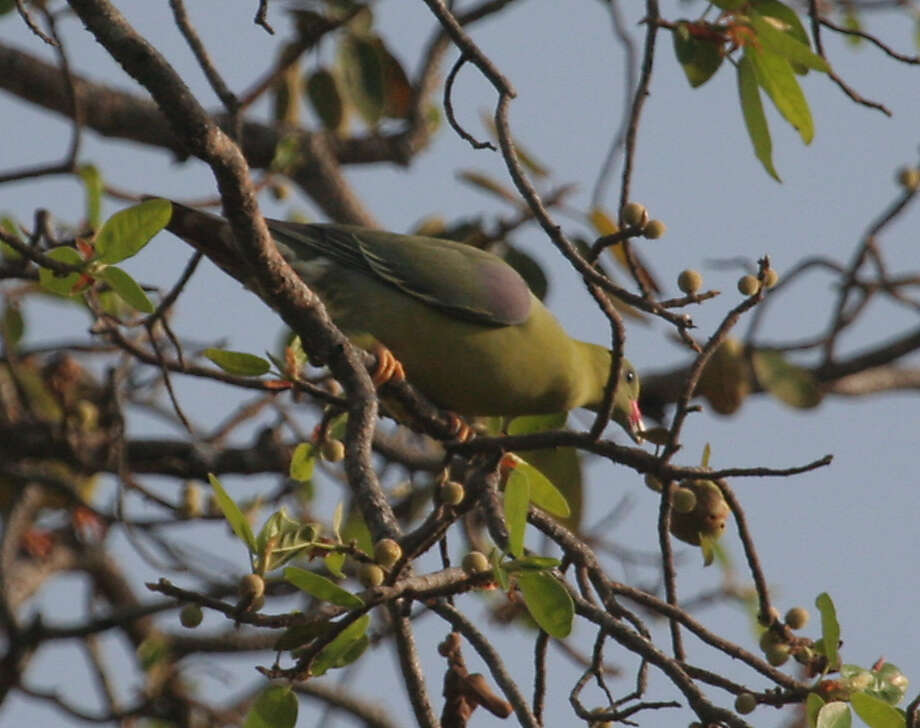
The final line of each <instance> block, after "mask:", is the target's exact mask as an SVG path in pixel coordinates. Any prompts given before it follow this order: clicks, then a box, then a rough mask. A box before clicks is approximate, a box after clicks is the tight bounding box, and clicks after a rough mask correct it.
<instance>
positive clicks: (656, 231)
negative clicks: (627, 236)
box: [642, 220, 668, 240]
mask: <svg viewBox="0 0 920 728" xmlns="http://www.w3.org/2000/svg"><path fill="white" fill-rule="evenodd" d="M667 231H668V226H667V225H665V224H664V223H663V222H662V221H661V220H649V221H648V222H647V223H646V224H645V227H644V228H642V235H643V236H645V237H646V238H648V239H649V240H657V239H658V238H660V237H661V236H663V235H664V234H665V233H666V232H667Z"/></svg>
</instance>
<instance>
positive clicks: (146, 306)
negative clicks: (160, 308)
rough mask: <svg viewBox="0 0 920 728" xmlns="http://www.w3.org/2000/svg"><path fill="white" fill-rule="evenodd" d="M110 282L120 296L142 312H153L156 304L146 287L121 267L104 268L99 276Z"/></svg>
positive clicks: (110, 266)
mask: <svg viewBox="0 0 920 728" xmlns="http://www.w3.org/2000/svg"><path fill="white" fill-rule="evenodd" d="M99 277H100V278H102V280H104V281H105V282H106V283H108V284H109V285H110V286H111V287H112V290H113V291H115V293H117V294H118V295H119V297H120V298H121V299H122V300H123V301H125V303H128V304H130V305H131V306H133V307H134V308H136V309H137V310H138V311H140V312H142V313H153V312H154V306H153V303H151V301H150V299H149V298H147V294H146V293H144V289H143V288H141V287H140V285H139V284H138V282H137V281H135V280H134V279H133V278H132V277H131V276H130V275H128V274H127V273H125V271H123V270H122V269H121V268H117V267H116V266H114V265H109V266H106V267H105V268H103V270H102V273H101V275H100V276H99Z"/></svg>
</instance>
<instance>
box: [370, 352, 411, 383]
mask: <svg viewBox="0 0 920 728" xmlns="http://www.w3.org/2000/svg"><path fill="white" fill-rule="evenodd" d="M371 354H373V355H374V356H376V357H377V369H376V370H375V371H374V373H373V375H372V376H371V379H372V380H373V382H374V386H375V387H378V388H379V387H382V386H383V385H384V384H386V383H387V382H404V381H406V370H405V369H403V365H402V364H401V363H400V361H399V359H397V358H396V357H395V356H393V352H392V351H390V350H389V349H387V348H386V347H385V346H384V345H383V344H381V343H379V342H378V343H376V344H374V346H373V347H372V348H371Z"/></svg>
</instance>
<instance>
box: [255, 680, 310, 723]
mask: <svg viewBox="0 0 920 728" xmlns="http://www.w3.org/2000/svg"><path fill="white" fill-rule="evenodd" d="M296 723H297V696H296V695H294V692H293V691H292V690H291V687H290V686H289V685H270V686H269V687H267V688H265V690H263V691H262V692H261V693H259V697H257V698H256V701H255V702H254V703H253V704H252V707H251V708H250V709H249V712H248V713H247V714H246V720H245V721H244V722H243V728H294V725H295V724H296Z"/></svg>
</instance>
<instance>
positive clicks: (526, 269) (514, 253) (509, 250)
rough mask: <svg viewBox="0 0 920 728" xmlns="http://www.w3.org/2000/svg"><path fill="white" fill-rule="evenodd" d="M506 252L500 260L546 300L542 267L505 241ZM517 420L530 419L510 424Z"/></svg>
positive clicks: (546, 288) (546, 282)
mask: <svg viewBox="0 0 920 728" xmlns="http://www.w3.org/2000/svg"><path fill="white" fill-rule="evenodd" d="M505 245H506V250H505V251H504V252H503V253H502V258H503V259H504V261H505V262H506V263H507V264H508V265H510V266H511V267H512V268H514V269H515V270H516V271H517V272H518V275H520V276H521V278H523V279H524V281H525V282H526V283H527V285H528V286H529V287H530V290H531V291H533V295H535V296H536V297H537V298H539V299H540V300H541V301H544V300H546V294H547V292H548V291H549V279H548V278H547V277H546V273H544V272H543V266H541V265H540V263H539V262H538V261H537V259H536V258H534V257H533V256H532V255H530V254H529V253H525V252H524V251H522V250H520V249H518V248H516V247H514V246H513V245H510V244H509V243H508V241H507V240H506V241H505ZM534 416H535V417H544V416H545V415H534ZM519 419H525V420H526V419H530V417H529V416H525V417H515V418H514V420H512V422H515V421H517V420H519ZM562 422H563V424H565V419H564V418H563V421H562ZM560 427H561V425H560Z"/></svg>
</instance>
